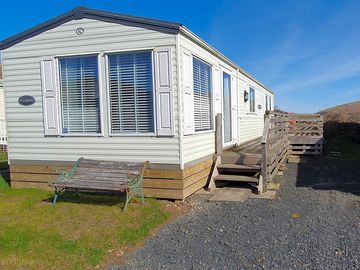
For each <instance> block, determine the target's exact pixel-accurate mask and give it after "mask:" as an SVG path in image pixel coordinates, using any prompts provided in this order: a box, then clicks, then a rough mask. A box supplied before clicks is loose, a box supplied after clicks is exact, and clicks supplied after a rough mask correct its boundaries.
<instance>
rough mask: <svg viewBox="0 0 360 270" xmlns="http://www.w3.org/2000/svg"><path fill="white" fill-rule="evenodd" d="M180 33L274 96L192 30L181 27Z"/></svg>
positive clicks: (267, 88)
mask: <svg viewBox="0 0 360 270" xmlns="http://www.w3.org/2000/svg"><path fill="white" fill-rule="evenodd" d="M180 32H181V33H182V34H184V36H186V37H187V38H189V39H191V40H192V41H194V42H196V43H198V44H199V45H201V46H203V47H205V48H206V49H207V50H209V51H210V52H212V53H213V54H215V55H216V56H218V57H219V58H220V59H221V60H223V61H225V62H226V63H228V64H229V65H231V66H232V67H233V68H236V69H237V70H238V71H239V72H240V73H242V74H243V75H244V76H246V77H248V78H249V79H251V80H253V81H254V82H256V83H257V84H259V85H260V86H261V87H263V88H265V89H266V90H267V91H269V92H270V93H271V94H274V91H273V90H271V89H270V88H269V87H267V86H266V85H264V84H263V83H262V82H260V81H259V80H257V79H256V78H255V77H254V76H253V75H251V74H250V73H248V72H247V71H245V69H243V68H242V67H240V66H239V65H238V64H236V63H235V62H233V61H232V60H230V59H229V58H228V57H226V56H225V55H224V54H222V53H221V52H220V51H218V50H217V49H215V48H214V47H213V46H211V45H210V44H209V43H207V42H206V41H205V40H203V39H202V38H201V37H199V36H198V35H196V34H195V33H193V32H192V31H191V30H189V29H188V28H186V27H185V26H183V25H182V26H181V27H180Z"/></svg>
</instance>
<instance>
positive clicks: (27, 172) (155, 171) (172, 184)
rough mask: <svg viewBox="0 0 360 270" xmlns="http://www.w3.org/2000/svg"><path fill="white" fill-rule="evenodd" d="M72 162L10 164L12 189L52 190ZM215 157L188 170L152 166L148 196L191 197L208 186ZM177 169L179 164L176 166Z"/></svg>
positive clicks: (147, 175) (146, 184) (147, 174)
mask: <svg viewBox="0 0 360 270" xmlns="http://www.w3.org/2000/svg"><path fill="white" fill-rule="evenodd" d="M71 165H72V162H61V161H60V162H58V163H56V161H47V162H43V163H41V162H39V161H35V162H34V161H28V162H26V161H20V162H19V161H16V162H13V161H12V162H11V164H10V179H11V186H12V187H14V188H40V189H46V190H52V188H51V187H49V186H48V184H47V183H48V182H49V181H51V180H54V179H56V177H57V173H56V169H59V170H64V171H66V170H69V169H70V168H71ZM212 165H213V157H212V156H211V157H207V159H206V160H199V161H198V162H197V163H193V164H191V166H189V164H188V166H186V167H185V169H184V170H180V169H176V168H175V167H174V165H167V164H164V166H163V167H161V166H160V165H159V164H156V166H154V165H150V166H149V168H148V169H147V170H146V171H145V175H144V177H145V179H144V194H145V196H149V197H155V198H164V199H175V200H184V199H185V198H186V197H188V196H189V195H191V194H193V193H194V192H196V191H198V190H199V189H201V188H202V187H204V186H205V185H206V183H207V181H208V178H209V174H210V172H211V167H212ZM175 166H176V165H175Z"/></svg>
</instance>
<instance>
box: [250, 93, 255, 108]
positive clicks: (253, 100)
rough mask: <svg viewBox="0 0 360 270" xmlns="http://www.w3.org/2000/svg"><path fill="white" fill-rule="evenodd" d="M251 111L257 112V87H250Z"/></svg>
mask: <svg viewBox="0 0 360 270" xmlns="http://www.w3.org/2000/svg"><path fill="white" fill-rule="evenodd" d="M249 91H250V94H249V96H250V98H249V100H250V112H255V89H253V88H250V90H249Z"/></svg>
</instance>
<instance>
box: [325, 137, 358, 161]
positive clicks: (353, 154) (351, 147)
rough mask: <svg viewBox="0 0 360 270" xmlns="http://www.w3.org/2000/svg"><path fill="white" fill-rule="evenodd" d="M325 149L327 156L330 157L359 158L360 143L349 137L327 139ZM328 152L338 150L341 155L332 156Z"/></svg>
mask: <svg viewBox="0 0 360 270" xmlns="http://www.w3.org/2000/svg"><path fill="white" fill-rule="evenodd" d="M325 149H326V153H327V155H328V157H331V158H338V159H350V160H360V144H359V143H356V142H354V141H352V140H350V139H340V138H336V139H335V138H331V139H327V140H326V142H325ZM330 152H340V153H341V156H338V157H333V156H331V155H330V154H331V153H330Z"/></svg>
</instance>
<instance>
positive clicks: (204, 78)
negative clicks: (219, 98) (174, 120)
mask: <svg viewBox="0 0 360 270" xmlns="http://www.w3.org/2000/svg"><path fill="white" fill-rule="evenodd" d="M193 84H194V120H195V131H201V130H209V129H211V67H210V65H208V64H205V63H204V62H202V61H200V60H199V59H197V58H193Z"/></svg>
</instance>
